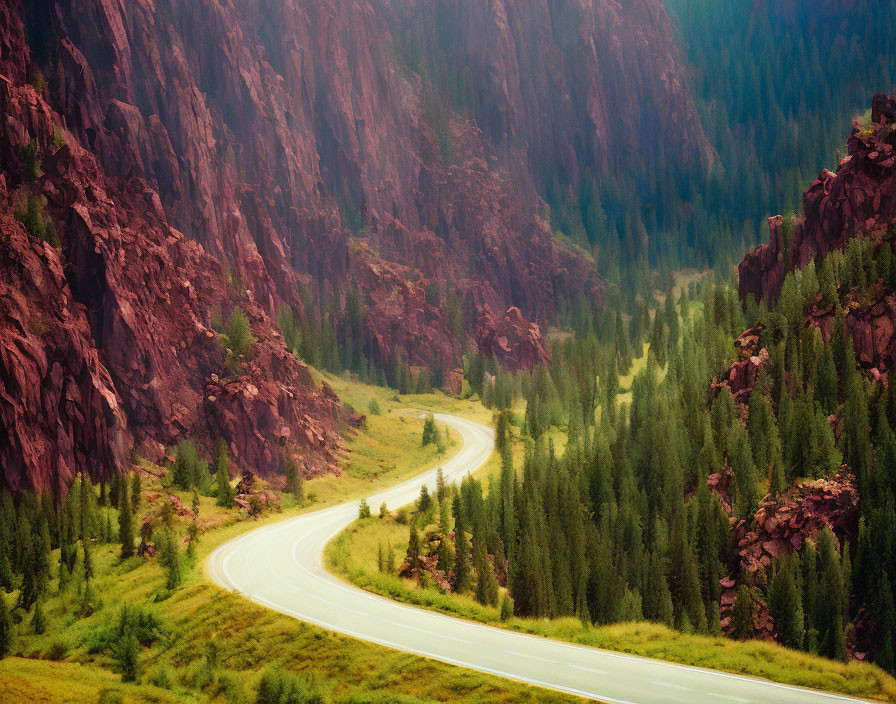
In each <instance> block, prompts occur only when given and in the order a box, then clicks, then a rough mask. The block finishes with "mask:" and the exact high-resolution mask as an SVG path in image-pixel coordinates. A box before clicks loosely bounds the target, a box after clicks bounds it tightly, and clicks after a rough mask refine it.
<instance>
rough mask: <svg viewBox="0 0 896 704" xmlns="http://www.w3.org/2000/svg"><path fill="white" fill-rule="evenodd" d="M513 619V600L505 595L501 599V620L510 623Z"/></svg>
mask: <svg viewBox="0 0 896 704" xmlns="http://www.w3.org/2000/svg"><path fill="white" fill-rule="evenodd" d="M511 618H513V599H511V598H510V597H509V596H508V595H507V594H505V595H504V598H503V599H501V620H502V621H509V620H510V619H511Z"/></svg>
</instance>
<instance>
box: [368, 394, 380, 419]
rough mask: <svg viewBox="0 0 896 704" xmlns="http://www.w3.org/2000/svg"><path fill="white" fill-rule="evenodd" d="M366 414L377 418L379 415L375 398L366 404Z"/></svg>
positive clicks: (378, 404) (378, 405)
mask: <svg viewBox="0 0 896 704" xmlns="http://www.w3.org/2000/svg"><path fill="white" fill-rule="evenodd" d="M367 412H368V413H370V415H372V416H378V415H379V414H380V403H379V401H377V400H376V399H375V398H372V399H370V403H368V404H367Z"/></svg>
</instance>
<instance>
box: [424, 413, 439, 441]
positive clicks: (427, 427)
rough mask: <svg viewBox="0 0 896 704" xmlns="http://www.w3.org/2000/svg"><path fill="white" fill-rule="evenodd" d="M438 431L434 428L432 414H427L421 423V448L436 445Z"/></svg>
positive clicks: (434, 423)
mask: <svg viewBox="0 0 896 704" xmlns="http://www.w3.org/2000/svg"><path fill="white" fill-rule="evenodd" d="M438 440H439V430H438V428H437V427H436V419H435V417H434V416H433V414H432V413H428V414H427V416H426V419H425V420H424V421H423V447H426V446H427V445H431V444H435V443H438Z"/></svg>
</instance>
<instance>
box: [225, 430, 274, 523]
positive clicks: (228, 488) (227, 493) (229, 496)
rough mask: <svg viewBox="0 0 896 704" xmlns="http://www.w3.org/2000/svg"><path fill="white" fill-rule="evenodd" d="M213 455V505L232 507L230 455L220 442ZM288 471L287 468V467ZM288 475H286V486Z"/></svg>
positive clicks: (232, 492)
mask: <svg viewBox="0 0 896 704" xmlns="http://www.w3.org/2000/svg"><path fill="white" fill-rule="evenodd" d="M215 449H216V453H215V498H216V501H215V503H216V504H217V505H218V506H220V507H221V508H230V507H231V506H233V495H234V491H233V487H232V486H230V454H229V453H228V452H227V444H226V443H225V442H224V441H223V440H221V441H219V442H218V444H217V446H216V448H215ZM287 469H288V466H287ZM288 483H289V475H288V474H287V484H288ZM288 490H289V487H287V491H288Z"/></svg>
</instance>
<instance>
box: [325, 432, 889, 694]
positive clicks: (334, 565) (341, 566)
mask: <svg viewBox="0 0 896 704" xmlns="http://www.w3.org/2000/svg"><path fill="white" fill-rule="evenodd" d="M558 439H559V438H558ZM521 446H522V443H520V442H516V443H514V452H515V454H519V453H520V451H521ZM517 459H519V458H517ZM497 469H498V460H497V455H494V454H493V455H492V457H491V458H490V459H489V461H488V462H487V463H486V464H485V465H484V466H483V467H482V468H481V469H480V470H479V471H478V472H477V475H479V476H490V475H492V474H493V473H494V472H496V471H497ZM390 508H391V509H395V508H398V507H394V506H393V507H390ZM433 520H435V519H433ZM432 527H435V526H432ZM408 534H409V529H408V526H407V525H403V524H400V523H398V522H397V521H396V520H395V519H394V518H391V517H387V518H384V519H380V518H377V517H373V518H369V519H364V520H360V521H356V522H355V523H353V524H352V525H351V526H349V527H348V528H347V529H346V530H345V531H343V532H342V533H340V534H339V535H338V536H337V537H336V538H335V539H334V540H333V541H331V542H330V543H329V544H328V545H327V547H326V551H325V559H326V561H327V565H328V567H329V568H330V570H331V571H332V572H334V573H335V574H337V575H339V576H340V577H342V578H344V579H346V580H347V581H349V582H351V583H352V584H354V585H356V586H358V587H360V588H362V589H366V590H368V591H371V592H374V593H377V594H380V595H382V596H386V597H389V598H392V599H395V600H397V601H402V602H404V603H408V604H413V605H415V606H421V607H424V608H429V609H434V610H436V611H440V612H442V613H446V614H449V615H452V616H457V617H459V618H464V619H468V620H471V621H478V622H482V623H487V624H490V625H493V626H499V627H503V628H508V629H510V630H514V631H518V632H521V633H529V634H533V635H538V636H543V637H547V638H554V639H557V640H563V641H568V642H571V643H577V644H580V645H586V646H591V647H595V648H602V649H606V650H614V651H618V652H624V653H629V654H632V655H638V656H643V657H649V658H657V659H660V660H667V661H671V662H676V663H681V664H686V665H693V666H699V667H706V668H710V669H715V670H723V671H726V672H734V673H738V674H743V675H748V676H752V677H761V678H764V679H768V680H772V681H775V682H781V683H784V684H791V685H796V686H800V687H809V688H812V689H819V690H824V691H830V692H837V693H841V694H848V695H851V696H858V697H866V698H874V699H881V700H884V701H893V702H896V680H894V678H893V677H891V676H889V675H887V674H886V673H885V672H884V671H883V670H881V669H880V668H878V667H876V666H874V665H870V664H867V663H861V662H857V661H851V662H849V663H841V662H837V661H833V660H827V659H825V658H821V657H818V656H814V655H811V654H809V653H804V652H800V651H796V650H790V649H787V648H783V647H781V646H779V645H776V644H774V643H764V642H760V641H754V640H750V641H735V640H731V639H728V638H722V637H713V636H701V635H686V634H682V633H679V632H677V631H674V630H672V629H670V628H667V627H666V626H663V625H659V624H654V623H646V622H639V623H621V624H615V625H610V626H600V627H596V626H590V625H585V624H582V623H581V622H580V621H579V620H578V619H575V618H564V619H554V620H546V619H541V620H538V619H528V618H515V617H514V618H511V619H509V620H507V621H501V618H500V610H499V608H496V607H489V606H483V605H482V604H479V603H478V602H476V601H475V600H474V599H473V598H472V596H471V595H469V594H444V593H442V592H441V591H440V590H438V589H437V588H435V587H431V586H430V587H426V586H423V587H421V586H419V585H417V584H416V583H415V582H414V581H413V580H405V579H401V578H399V577H398V576H397V575H395V574H384V573H381V572H379V570H378V565H377V552H378V547H379V546H380V545H383V546H384V548H385V546H387V545H391V546H392V548H393V551H394V555H395V566H396V567H398V566H399V565H400V564H401V562H402V561H403V560H404V556H405V553H406V551H407V542H408ZM502 591H503V590H502ZM499 603H500V602H499Z"/></svg>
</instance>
